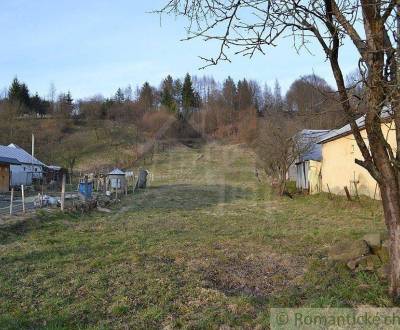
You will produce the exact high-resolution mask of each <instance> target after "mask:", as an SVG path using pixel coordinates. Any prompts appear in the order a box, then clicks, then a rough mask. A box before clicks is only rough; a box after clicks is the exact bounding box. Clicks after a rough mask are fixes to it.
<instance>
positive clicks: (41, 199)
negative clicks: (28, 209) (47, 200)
mask: <svg viewBox="0 0 400 330" xmlns="http://www.w3.org/2000/svg"><path fill="white" fill-rule="evenodd" d="M43 193H44V187H43V182H42V194H41V195H40V207H41V208H42V207H43Z"/></svg>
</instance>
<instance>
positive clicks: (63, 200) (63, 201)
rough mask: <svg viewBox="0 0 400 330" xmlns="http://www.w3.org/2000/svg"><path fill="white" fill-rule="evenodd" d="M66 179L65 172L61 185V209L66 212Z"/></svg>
mask: <svg viewBox="0 0 400 330" xmlns="http://www.w3.org/2000/svg"><path fill="white" fill-rule="evenodd" d="M65 181H66V177H65V174H63V178H62V185H61V211H62V212H64V203H65Z"/></svg>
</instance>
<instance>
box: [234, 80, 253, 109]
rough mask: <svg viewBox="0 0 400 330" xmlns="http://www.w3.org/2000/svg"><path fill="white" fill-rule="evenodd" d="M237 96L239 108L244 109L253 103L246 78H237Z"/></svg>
mask: <svg viewBox="0 0 400 330" xmlns="http://www.w3.org/2000/svg"><path fill="white" fill-rule="evenodd" d="M237 98H238V100H237V103H238V109H239V110H246V109H248V108H250V107H251V106H252V105H253V94H252V91H251V88H250V85H249V83H248V81H247V80H246V79H243V80H239V82H238V86H237Z"/></svg>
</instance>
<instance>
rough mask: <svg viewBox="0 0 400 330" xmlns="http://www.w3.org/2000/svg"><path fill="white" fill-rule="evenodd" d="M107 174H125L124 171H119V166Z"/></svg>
mask: <svg viewBox="0 0 400 330" xmlns="http://www.w3.org/2000/svg"><path fill="white" fill-rule="evenodd" d="M108 175H125V172H123V171H121V170H120V169H119V168H115V169H113V170H112V171H111V172H110V173H108Z"/></svg>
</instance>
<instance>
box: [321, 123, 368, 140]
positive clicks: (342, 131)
mask: <svg viewBox="0 0 400 330" xmlns="http://www.w3.org/2000/svg"><path fill="white" fill-rule="evenodd" d="M356 124H357V126H358V127H359V128H362V127H364V126H365V117H364V116H362V117H361V118H358V119H357V120H356ZM348 134H351V127H350V124H347V125H346V126H343V127H341V128H338V129H333V130H331V131H330V132H329V133H328V134H326V135H325V136H324V137H323V138H322V139H321V140H320V141H319V142H318V143H321V144H324V143H326V142H328V141H331V140H335V139H336V138H339V137H341V136H345V135H348Z"/></svg>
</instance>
